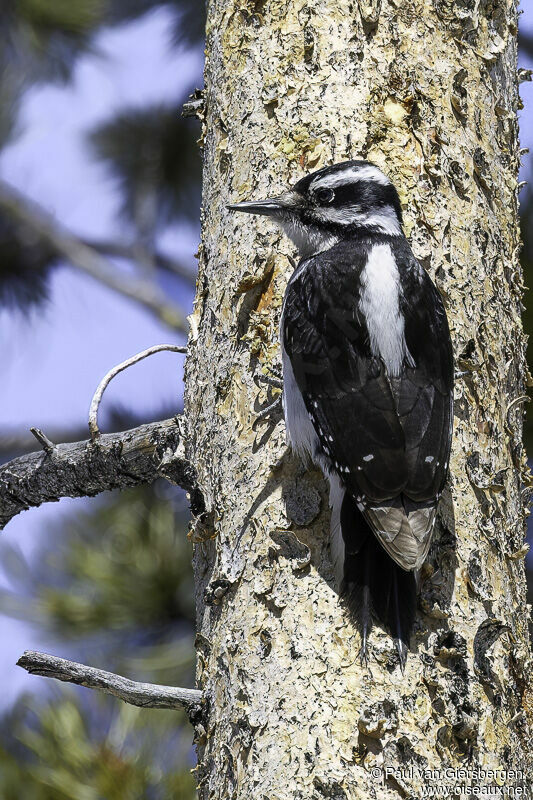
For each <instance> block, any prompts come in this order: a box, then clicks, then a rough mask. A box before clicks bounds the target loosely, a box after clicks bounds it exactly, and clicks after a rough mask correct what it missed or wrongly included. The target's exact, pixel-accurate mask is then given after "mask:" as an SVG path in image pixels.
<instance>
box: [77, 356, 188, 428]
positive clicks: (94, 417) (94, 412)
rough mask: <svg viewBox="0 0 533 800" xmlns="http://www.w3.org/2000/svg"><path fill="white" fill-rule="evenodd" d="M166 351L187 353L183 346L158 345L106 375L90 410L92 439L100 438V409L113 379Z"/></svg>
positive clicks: (129, 359) (114, 368) (124, 362)
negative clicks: (139, 362) (137, 364)
mask: <svg viewBox="0 0 533 800" xmlns="http://www.w3.org/2000/svg"><path fill="white" fill-rule="evenodd" d="M165 350H170V351H171V352H172V353H186V352H187V348H186V347H182V346H181V345H177V344H156V345H154V346H153V347H149V348H148V349H147V350H143V351H142V352H141V353H137V355H135V356H132V357H131V358H128V359H126V361H123V362H122V363H121V364H117V366H116V367H113V369H111V370H109V372H108V373H107V375H105V376H104V377H103V378H102V380H101V381H100V383H99V384H98V388H97V390H96V392H95V393H94V396H93V399H92V400H91V405H90V408H89V432H90V434H91V439H96V438H97V437H98V436H100V429H99V427H98V409H99V407H100V403H101V401H102V396H103V394H104V392H105V390H106V387H107V386H108V385H109V384H110V383H111V381H112V380H113V378H114V377H116V376H117V375H118V374H119V373H120V372H123V371H124V370H125V369H128V367H131V366H133V364H136V363H137V362H138V361H142V360H143V358H148V356H151V355H153V354H154V353H161V352H163V351H165Z"/></svg>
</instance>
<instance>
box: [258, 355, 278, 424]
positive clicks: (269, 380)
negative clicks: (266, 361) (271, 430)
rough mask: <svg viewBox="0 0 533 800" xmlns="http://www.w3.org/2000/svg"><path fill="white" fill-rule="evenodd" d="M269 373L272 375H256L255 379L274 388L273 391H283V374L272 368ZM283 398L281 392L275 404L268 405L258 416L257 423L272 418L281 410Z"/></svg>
mask: <svg viewBox="0 0 533 800" xmlns="http://www.w3.org/2000/svg"><path fill="white" fill-rule="evenodd" d="M268 371H269V372H270V375H263V374H262V373H260V374H259V375H256V376H255V377H256V379H257V381H258V382H259V383H266V385H267V386H272V388H273V389H281V390H283V378H282V376H281V374H280V373H279V372H278V371H277V370H275V369H273V368H272V367H269V368H268ZM281 396H282V395H281V392H280V394H279V396H278V397H276V399H275V400H274V402H273V403H270V405H268V406H267V407H266V408H263V409H262V410H261V411H260V412H259V413H258V414H257V416H256V421H257V420H261V419H265V417H268V416H270V414H271V413H272V412H273V411H276V410H277V409H279V407H280V405H281Z"/></svg>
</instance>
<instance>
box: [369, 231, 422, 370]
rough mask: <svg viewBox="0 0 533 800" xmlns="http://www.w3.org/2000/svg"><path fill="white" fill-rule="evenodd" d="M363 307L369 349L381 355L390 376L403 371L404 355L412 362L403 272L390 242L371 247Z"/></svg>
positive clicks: (376, 354)
mask: <svg viewBox="0 0 533 800" xmlns="http://www.w3.org/2000/svg"><path fill="white" fill-rule="evenodd" d="M360 309H361V311H362V313H363V314H364V316H365V320H366V325H367V328H368V334H369V337H370V349H371V350H372V353H373V354H374V355H375V356H381V358H382V359H383V362H384V364H385V366H386V368H387V372H388V374H389V375H390V376H391V377H395V376H398V375H399V374H400V371H401V368H402V364H403V361H404V358H405V357H407V358H408V359H409V360H410V361H411V362H412V357H411V355H410V354H409V351H408V349H407V344H406V342H405V334H404V318H403V315H402V314H401V312H400V276H399V273H398V267H397V265H396V259H395V258H394V255H393V253H392V250H391V248H390V245H388V244H377V245H374V247H373V248H372V249H371V250H370V252H369V254H368V261H367V263H366V265H365V267H364V269H363V271H362V273H361V300H360Z"/></svg>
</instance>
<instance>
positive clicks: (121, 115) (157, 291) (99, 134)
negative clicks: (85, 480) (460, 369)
mask: <svg viewBox="0 0 533 800" xmlns="http://www.w3.org/2000/svg"><path fill="white" fill-rule="evenodd" d="M159 7H165V8H166V9H167V11H168V12H169V13H170V19H171V20H172V22H171V30H169V38H170V39H171V41H172V44H173V46H174V47H175V48H176V49H178V48H180V47H181V48H183V47H188V48H198V49H201V48H202V42H203V29H204V15H203V4H202V3H198V2H197V0H166V2H163V0H161V2H154V0H54V2H50V1H49V0H5V2H4V4H3V5H2V14H0V37H1V39H2V46H1V47H0V149H1V148H2V147H4V146H6V145H7V144H8V143H9V142H10V141H13V139H16V137H17V135H18V133H19V131H20V130H21V122H20V119H19V111H20V107H21V101H22V99H23V98H24V94H25V92H27V91H28V90H29V89H31V88H32V87H35V86H36V85H37V84H42V83H44V82H56V83H57V82H60V83H61V82H69V81H70V80H71V79H72V77H73V73H74V70H75V67H76V64H77V62H78V60H79V59H80V58H81V57H82V56H84V55H85V54H87V53H91V52H92V51H94V50H95V49H96V48H97V42H96V37H97V35H98V34H99V33H100V32H101V31H102V30H104V29H106V28H108V29H109V28H111V27H112V26H117V25H120V24H122V23H125V22H128V21H131V20H133V19H135V18H138V17H141V16H142V15H143V14H146V13H148V12H153V11H154V9H157V8H159ZM193 79H194V80H195V81H196V82H201V75H197V76H193ZM192 88H194V85H192V86H191V90H192ZM185 100H186V94H185V95H184V96H178V97H176V98H175V100H174V101H173V102H169V103H166V104H155V103H154V104H151V105H150V106H146V107H143V108H139V107H138V106H137V107H135V108H131V109H126V110H124V109H121V110H120V111H119V112H117V113H116V115H115V116H113V117H111V118H109V119H107V120H104V121H103V122H102V124H100V125H99V126H98V127H97V128H96V129H91V130H87V132H86V142H87V154H88V156H87V157H88V158H93V159H94V160H95V162H96V163H97V164H98V163H100V164H102V165H104V166H105V168H106V169H107V171H108V172H109V173H111V174H112V176H114V178H115V181H116V187H117V191H118V192H119V194H120V198H121V201H120V209H121V216H120V219H118V220H117V231H120V235H119V234H118V233H117V236H116V237H112V238H110V240H109V241H104V242H101V241H98V242H95V241H90V242H87V241H84V242H81V244H83V245H85V246H86V247H90V248H91V249H92V250H93V251H94V252H96V253H97V254H99V255H100V256H102V257H103V258H105V259H106V260H107V261H108V264H109V266H110V270H111V271H113V270H115V272H116V274H117V275H119V276H122V277H121V280H123V281H124V282H127V281H128V280H130V278H132V279H134V280H136V281H138V283H139V285H141V284H142V286H141V288H142V287H144V288H142V291H140V292H139V298H138V302H139V303H140V304H141V305H142V304H143V297H144V295H143V291H144V292H145V291H149V292H152V295H153V297H152V299H153V298H155V300H154V302H155V303H157V302H158V301H159V299H161V302H163V300H164V303H165V304H166V305H169V304H175V305H177V306H179V305H180V283H179V281H182V282H185V284H186V285H187V286H189V287H191V286H192V285H193V284H194V273H193V272H192V271H191V270H190V268H189V269H187V268H186V267H184V266H183V265H182V264H180V263H178V262H177V261H174V260H173V259H171V258H169V257H168V256H163V255H162V254H161V253H159V252H158V251H157V242H158V239H157V236H158V233H159V232H161V231H164V230H165V229H166V228H167V227H168V226H169V225H175V224H179V223H180V222H181V221H182V220H185V221H187V220H190V219H193V220H195V221H197V220H198V218H199V209H200V169H201V159H200V155H199V152H198V146H197V143H196V140H197V138H198V135H199V128H198V125H197V124H196V123H195V122H194V120H191V119H184V118H183V117H182V116H181V110H182V106H183V102H184V101H185ZM0 184H1V185H0V195H2V196H3V198H4V200H5V202H4V204H3V205H2V206H1V207H0V305H1V306H3V307H4V308H5V307H6V306H7V307H9V308H11V309H17V310H18V311H20V310H22V311H23V312H24V311H26V312H28V311H29V310H31V309H32V308H34V307H36V306H38V305H39V304H42V303H46V302H47V290H48V287H49V282H50V277H51V273H52V271H53V270H54V269H55V268H56V267H57V266H59V265H60V264H61V262H62V261H63V262H64V260H65V259H64V252H63V250H62V248H61V246H59V247H57V246H55V244H54V242H53V241H51V240H50V237H49V236H47V235H42V234H41V233H40V232H39V229H38V227H35V226H33V225H32V216H33V217H34V218H35V219H37V220H41V221H42V220H44V221H45V223H46V226H48V227H49V228H50V229H51V230H53V231H54V232H55V234H57V236H59V237H61V235H62V234H63V233H64V232H63V231H62V229H61V227H60V220H59V221H56V220H52V219H51V218H49V217H48V216H47V214H46V212H45V211H44V210H43V209H40V208H39V207H36V206H35V205H34V204H33V203H28V209H29V212H30V213H29V216H28V217H27V218H24V216H23V217H21V216H20V215H17V214H16V213H11V212H12V209H11V207H10V191H11V187H10V186H8V185H7V184H5V183H4V182H3V181H0ZM23 199H24V198H23ZM124 231H126V232H127V237H126V239H124V238H122V237H124ZM72 266H73V267H76V266H78V265H77V264H76V263H75V259H74V262H73V263H72ZM169 274H170V275H173V276H174V277H177V279H178V282H177V283H176V282H175V283H173V284H171V285H170V288H169V284H168V276H169ZM165 279H166V282H165ZM104 282H105V281H104ZM146 287H148V289H146ZM161 287H163V290H162V289H161ZM152 289H153V291H152ZM118 290H119V291H120V286H119V288H118ZM152 295H151V296H152ZM132 300H133V302H135V301H136V298H135V297H133V298H132ZM150 310H153V309H152V308H150ZM160 317H161V318H163V317H164V315H160ZM166 319H169V317H168V315H167V317H166ZM28 320H31V316H28ZM172 332H173V333H174V334H175V335H176V336H179V335H180V333H181V331H180V330H176V329H174V330H173V331H172V330H171V331H169V333H172ZM169 338H172V336H169ZM176 369H179V366H176ZM175 412H176V409H175V408H174V409H173V410H171V411H169V410H168V409H165V408H161V412H160V414H159V415H158V416H159V417H160V418H165V417H167V416H171V415H172V413H175ZM141 421H146V420H136V419H133V418H132V416H131V413H130V410H129V409H121V408H117V409H115V410H114V413H113V414H112V415H111V425H112V427H113V429H124V428H126V427H133V426H134V425H135V424H139V423H140V422H141ZM65 436H66V437H67V438H73V439H76V438H85V434H84V433H82V432H80V431H70V432H69V431H66V432H62V436H61V438H64V437H65ZM1 449H2V452H1V453H0V455H1V457H2V460H8V459H9V458H12V457H13V456H15V455H18V454H19V453H20V452H24V451H25V450H33V449H35V448H34V444H31V443H30V442H28V440H27V437H24V436H22V437H21V439H20V440H19V441H15V440H14V439H13V437H11V438H6V439H4V440H3V442H2V446H1ZM76 509H77V510H76V513H71V514H68V515H67V516H66V521H65V515H63V516H62V517H61V518H60V521H59V523H58V524H54V525H53V526H52V525H47V526H46V527H45V529H44V530H43V544H42V545H39V552H38V554H37V557H36V558H32V559H31V563H29V562H28V561H27V560H25V558H24V557H23V556H22V555H21V552H20V550H19V549H18V548H17V547H16V546H10V544H9V542H8V541H7V540H6V539H4V540H3V542H2V551H1V556H2V566H3V570H4V573H5V574H6V575H7V577H8V579H9V587H10V588H9V590H8V589H3V590H2V591H1V593H0V611H1V612H2V613H4V614H8V615H10V616H11V617H13V618H15V619H20V620H23V621H24V622H25V623H26V624H27V623H30V624H32V625H33V626H35V630H36V631H38V632H39V635H40V636H45V638H46V637H47V638H48V639H49V641H50V642H51V643H53V644H52V646H51V647H50V650H51V651H52V652H55V653H58V654H60V655H63V656H65V657H67V658H72V659H74V660H80V661H83V662H86V663H89V664H92V665H95V666H100V667H103V668H106V669H109V670H112V671H115V672H118V673H120V674H123V675H126V676H128V677H131V678H133V679H136V680H146V681H150V682H156V683H162V684H171V685H178V686H193V685H194V599H193V598H194V591H193V585H192V570H191V564H190V562H191V552H190V549H191V548H190V544H189V542H188V540H187V535H186V534H187V522H188V506H187V501H186V498H185V496H184V494H183V493H182V492H181V490H179V489H177V488H175V487H172V486H170V485H169V484H168V483H166V482H159V483H157V484H155V485H154V486H150V487H142V488H139V489H132V490H128V491H126V492H122V493H110V494H108V495H106V496H105V497H100V498H97V499H95V500H93V501H90V502H84V501H81V502H80V503H79V504H78V505H77V506H76ZM35 681H36V683H35V691H33V692H31V693H26V694H24V695H23V696H21V697H19V698H18V700H17V701H16V702H15V704H14V705H13V706H12V707H11V708H10V709H9V711H8V712H7V713H6V714H5V716H4V718H3V719H2V720H1V721H0V798H2V800H20V799H21V798H24V800H45V799H46V800H63V799H64V800H67V799H68V800H100V799H103V800H119V799H120V800H129V799H130V798H131V800H139V798H147V799H148V800H151V799H152V798H153V799H154V800H167V798H176V800H177V799H178V798H183V800H188V799H189V798H193V797H194V796H195V788H194V787H195V782H194V777H193V775H192V774H191V771H192V770H193V769H194V763H195V761H194V751H193V748H192V741H191V740H192V729H191V727H190V725H189V723H188V721H187V720H186V717H185V715H184V714H182V713H179V712H170V711H159V710H147V709H138V708H134V707H131V706H127V705H125V704H123V703H121V702H120V701H117V700H115V699H114V698H110V697H107V696H104V695H98V694H97V693H95V692H89V691H87V690H84V689H79V688H77V687H71V686H67V685H64V684H60V683H58V682H55V681H54V682H52V681H50V682H46V683H45V682H43V681H40V680H38V679H35Z"/></svg>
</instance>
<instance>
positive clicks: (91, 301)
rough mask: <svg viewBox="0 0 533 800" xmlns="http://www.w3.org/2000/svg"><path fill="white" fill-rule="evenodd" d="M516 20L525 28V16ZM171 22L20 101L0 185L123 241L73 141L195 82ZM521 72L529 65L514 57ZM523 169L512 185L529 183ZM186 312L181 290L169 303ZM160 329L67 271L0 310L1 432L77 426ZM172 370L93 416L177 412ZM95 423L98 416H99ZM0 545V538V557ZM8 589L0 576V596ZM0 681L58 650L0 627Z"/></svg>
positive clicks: (19, 630) (8, 535)
mask: <svg viewBox="0 0 533 800" xmlns="http://www.w3.org/2000/svg"><path fill="white" fill-rule="evenodd" d="M524 11H525V13H524V15H523V16H522V18H521V26H522V27H523V29H524V30H526V29H529V30H533V8H532V7H531V5H530V6H529V8H527V9H526V7H525V4H524ZM170 30H171V19H170V15H169V14H168V12H166V11H165V10H164V9H159V10H157V11H154V12H152V13H150V14H148V15H146V16H145V17H143V18H142V19H140V20H137V21H135V22H133V23H130V24H128V25H124V26H121V27H119V28H114V29H112V30H110V31H106V32H104V33H103V34H102V35H101V36H99V37H98V40H97V48H96V49H97V52H96V54H93V55H88V56H86V57H84V58H83V59H81V60H80V61H79V63H78V64H77V66H76V69H75V73H74V80H73V82H72V83H71V84H70V85H69V86H67V87H64V86H41V87H38V88H34V89H32V90H31V91H29V92H28V93H27V96H26V98H25V101H24V103H23V107H22V113H21V127H20V134H19V135H18V136H17V138H16V141H15V142H14V143H13V144H12V145H11V146H10V147H8V148H6V149H5V150H4V151H3V153H2V154H1V156H0V175H1V176H2V177H3V178H6V179H8V180H9V181H11V182H12V183H13V184H15V185H16V186H18V187H19V188H20V189H21V190H22V191H23V192H24V193H26V194H27V195H28V196H29V197H32V198H33V199H35V200H37V201H39V202H40V203H42V204H43V205H44V206H45V207H46V208H48V209H49V210H50V211H51V212H52V213H53V214H54V215H55V216H56V217H57V219H58V220H60V221H61V223H62V224H63V225H65V226H66V227H69V228H70V229H72V230H73V231H75V232H77V233H80V234H82V235H85V236H94V237H102V238H105V237H108V236H109V237H115V236H116V235H117V232H118V234H119V235H123V236H124V237H126V235H127V231H126V230H120V224H119V225H117V217H116V212H117V192H116V189H115V184H114V182H113V179H112V178H111V177H110V176H109V175H108V174H107V173H106V172H105V170H104V169H103V168H102V167H101V166H100V165H98V164H96V163H95V162H93V161H91V159H90V156H89V153H88V151H87V149H86V147H85V143H84V138H83V132H84V131H86V130H87V129H88V128H90V127H92V126H94V125H95V124H96V123H98V122H102V121H103V120H105V119H107V118H109V117H110V116H112V114H113V113H114V112H115V111H116V110H117V109H121V108H124V107H131V106H139V107H142V106H143V105H145V104H147V103H153V102H155V101H164V100H172V99H175V98H176V97H177V96H178V95H180V94H181V93H182V92H183V91H184V90H185V89H186V88H189V87H191V88H192V85H193V84H194V82H197V83H198V85H200V84H201V70H202V53H201V52H200V51H198V50H195V51H187V50H182V51H179V50H178V51H176V50H175V49H172V48H171V46H170V42H169V37H170ZM521 65H522V66H525V67H530V68H531V67H533V63H532V62H528V61H527V60H526V59H524V58H521ZM521 95H522V98H523V100H524V103H525V110H524V111H523V112H522V114H521V142H522V146H529V147H531V149H533V126H532V125H531V109H532V108H533V85H532V84H530V83H525V84H522V87H521ZM530 164H531V157H526V158H525V159H524V165H523V170H522V172H523V178H525V177H527V176H528V175H530V174H531V171H530ZM197 244H198V230H197V229H195V228H192V227H191V226H189V225H182V226H180V225H177V226H175V227H174V228H173V229H171V230H168V231H166V232H165V233H164V235H163V236H162V237H161V240H160V245H161V247H162V248H163V249H165V250H166V251H167V252H169V253H170V254H173V255H175V256H177V257H179V258H180V259H181V260H184V261H186V262H189V263H190V264H191V265H193V264H194V259H193V253H194V252H195V250H196V248H197ZM179 299H180V301H181V303H182V304H183V305H184V306H185V308H186V309H189V308H190V306H191V303H192V291H191V290H187V291H183V292H182V294H181V297H180V298H179ZM172 338H173V336H172V334H171V333H170V332H169V330H168V329H167V328H166V327H164V326H163V325H162V324H160V323H159V322H158V321H157V320H155V319H154V318H153V317H152V316H151V315H150V314H148V313H147V312H145V311H143V310H142V309H140V308H139V307H137V306H136V305H134V304H133V303H132V302H130V301H128V300H125V299H123V298H121V297H120V296H118V295H116V294H114V293H113V292H111V291H109V290H108V289H106V288H104V287H102V286H101V285H99V284H97V283H95V282H94V281H92V280H91V279H90V278H88V277H86V276H84V275H82V274H80V273H78V272H76V271H74V270H72V269H70V268H67V267H64V268H60V269H58V270H57V271H56V272H55V273H54V275H53V278H52V283H51V300H50V303H49V304H48V305H47V306H46V307H45V308H39V309H38V310H37V311H36V312H34V313H33V314H32V315H31V317H30V318H29V319H28V318H25V317H24V316H22V315H19V314H13V313H10V312H7V311H5V310H3V311H2V310H0V339H1V341H2V342H3V343H4V346H3V348H2V356H3V363H2V379H3V380H2V393H1V395H0V419H1V420H2V429H3V430H5V429H6V428H12V429H13V430H21V429H26V430H27V429H28V428H29V427H30V425H36V426H37V427H41V428H43V429H44V430H45V431H46V430H47V428H48V429H51V428H54V429H56V428H58V427H64V428H69V427H74V426H79V425H82V424H84V423H85V421H86V419H87V410H88V404H89V401H90V398H91V396H92V393H93V391H94V389H95V388H96V386H97V384H98V382H99V381H100V378H101V377H102V376H103V375H104V374H105V373H106V372H107V370H108V369H109V368H110V367H112V366H113V365H115V364H117V363H119V362H120V361H122V360H124V359H125V358H127V357H129V356H130V355H132V354H133V353H135V352H137V351H139V350H142V349H144V348H146V347H149V346H150V345H153V344H156V343H160V342H164V341H171V340H172ZM181 375H182V362H181V358H180V357H177V356H175V355H173V354H162V355H159V356H156V357H153V358H151V359H148V360H146V361H144V362H142V363H141V364H139V365H137V366H136V367H134V368H133V369H131V370H129V371H127V372H126V373H124V374H122V375H121V376H119V378H117V379H116V381H115V382H114V383H113V384H112V385H111V387H110V389H109V390H108V393H107V394H106V398H105V400H104V408H105V407H108V408H109V407H110V405H112V404H114V403H116V404H121V405H123V406H125V407H126V408H128V409H132V410H133V411H136V412H138V413H139V415H142V416H144V417H145V418H149V417H150V416H151V415H152V414H155V413H157V412H158V411H159V410H160V408H161V407H162V406H164V407H165V408H175V409H176V410H178V408H179V403H180V398H181V394H182V380H181ZM103 420H104V425H105V413H104V414H103ZM80 502H81V503H83V502H91V501H70V500H64V501H62V502H61V504H60V505H59V506H57V505H51V506H43V507H41V508H40V509H35V510H33V511H29V512H26V513H24V514H22V515H20V516H19V517H17V518H16V519H14V520H13V521H12V522H11V523H10V525H9V527H8V528H7V529H6V531H5V532H4V533H3V534H2V537H3V538H4V539H5V540H7V541H8V542H9V545H10V546H12V547H15V548H18V549H19V550H20V552H21V553H22V554H23V556H24V557H25V558H29V559H31V557H32V554H33V553H34V551H35V548H36V546H37V545H38V544H42V542H43V539H44V540H46V535H47V528H48V526H50V525H52V524H53V523H54V521H55V520H57V514H58V513H61V514H63V515H68V514H69V513H72V512H73V511H75V508H76V504H77V503H80ZM1 556H2V540H0V559H1ZM2 581H3V585H7V583H6V579H5V577H3V576H2V573H1V571H0V586H2ZM0 637H1V639H2V647H1V648H0V674H1V675H2V682H3V688H4V691H3V693H2V695H3V697H4V698H6V699H7V698H13V697H14V696H15V695H16V693H17V692H18V691H19V690H21V689H23V688H26V689H31V690H37V688H38V683H39V682H42V685H44V683H45V679H39V678H35V677H30V676H28V675H27V674H26V673H25V672H23V671H22V670H21V669H19V668H17V667H16V666H15V662H16V660H17V658H18V657H19V655H20V654H21V653H22V651H23V650H24V649H39V648H41V649H48V650H51V651H52V652H56V653H57V654H58V655H61V653H59V652H57V647H54V645H53V642H46V641H43V640H42V639H40V637H39V634H38V632H37V631H36V630H35V629H34V628H31V627H29V626H27V625H23V624H21V623H20V622H17V621H13V620H10V619H8V618H6V617H0ZM0 702H1V701H0Z"/></svg>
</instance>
